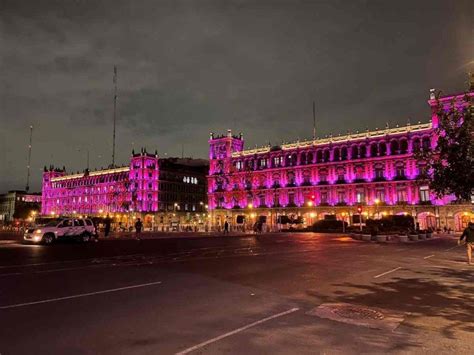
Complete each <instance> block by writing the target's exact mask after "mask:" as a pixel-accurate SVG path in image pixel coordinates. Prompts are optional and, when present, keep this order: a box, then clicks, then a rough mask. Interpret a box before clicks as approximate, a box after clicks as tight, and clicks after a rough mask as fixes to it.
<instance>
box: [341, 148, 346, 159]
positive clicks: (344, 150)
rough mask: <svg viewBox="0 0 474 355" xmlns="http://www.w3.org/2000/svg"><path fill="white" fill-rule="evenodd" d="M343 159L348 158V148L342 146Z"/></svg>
mask: <svg viewBox="0 0 474 355" xmlns="http://www.w3.org/2000/svg"><path fill="white" fill-rule="evenodd" d="M341 160H347V148H346V147H342V149H341Z"/></svg>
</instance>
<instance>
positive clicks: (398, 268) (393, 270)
mask: <svg viewBox="0 0 474 355" xmlns="http://www.w3.org/2000/svg"><path fill="white" fill-rule="evenodd" d="M400 269H401V267H396V268H395V269H392V270H389V271H387V272H384V273H382V274H379V275H377V276H374V279H378V278H379V277H382V276H384V275H387V274H390V273H392V272H395V271H397V270H400Z"/></svg>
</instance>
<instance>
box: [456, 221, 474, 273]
mask: <svg viewBox="0 0 474 355" xmlns="http://www.w3.org/2000/svg"><path fill="white" fill-rule="evenodd" d="M464 237H465V238H466V251H467V263H468V264H469V265H472V249H473V248H474V223H472V222H469V224H468V226H467V228H466V229H464V231H463V232H462V234H461V237H460V238H459V240H458V244H461V243H462V241H463V239H464Z"/></svg>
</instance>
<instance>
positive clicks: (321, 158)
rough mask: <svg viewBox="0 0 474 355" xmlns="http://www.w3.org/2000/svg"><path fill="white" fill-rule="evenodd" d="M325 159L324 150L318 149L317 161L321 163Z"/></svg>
mask: <svg viewBox="0 0 474 355" xmlns="http://www.w3.org/2000/svg"><path fill="white" fill-rule="evenodd" d="M322 161H323V152H321V151H320V150H318V151H317V152H316V163H321V162H322Z"/></svg>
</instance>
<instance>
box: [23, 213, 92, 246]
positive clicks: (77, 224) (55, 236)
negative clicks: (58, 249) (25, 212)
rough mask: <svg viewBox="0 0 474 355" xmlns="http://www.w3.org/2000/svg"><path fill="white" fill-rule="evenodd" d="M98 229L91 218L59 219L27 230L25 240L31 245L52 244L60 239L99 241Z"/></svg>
mask: <svg viewBox="0 0 474 355" xmlns="http://www.w3.org/2000/svg"><path fill="white" fill-rule="evenodd" d="M97 237H98V235H97V229H96V228H95V226H94V222H92V220H91V219H89V218H59V219H55V220H52V221H50V222H48V223H47V224H45V225H44V226H38V227H36V228H29V229H27V230H26V232H25V235H24V237H23V240H24V241H25V242H31V243H43V244H51V243H53V242H55V241H56V240H59V239H76V240H79V241H82V242H89V241H91V240H92V239H95V240H97Z"/></svg>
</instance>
